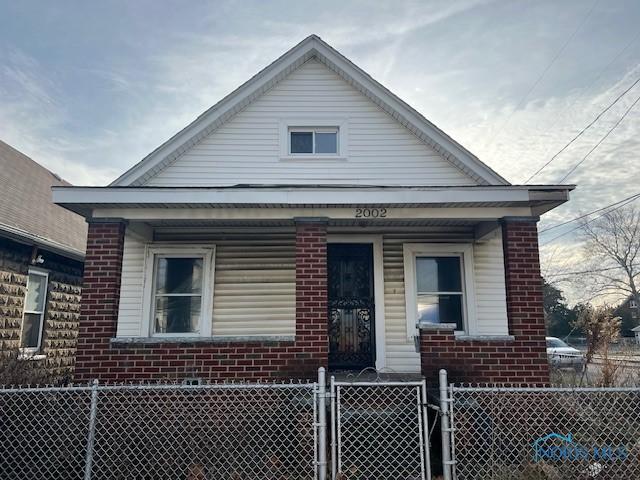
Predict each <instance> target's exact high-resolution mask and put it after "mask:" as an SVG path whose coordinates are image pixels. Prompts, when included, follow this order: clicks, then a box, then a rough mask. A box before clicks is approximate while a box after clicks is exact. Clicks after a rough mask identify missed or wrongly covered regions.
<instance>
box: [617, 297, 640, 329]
mask: <svg viewBox="0 0 640 480" xmlns="http://www.w3.org/2000/svg"><path fill="white" fill-rule="evenodd" d="M614 315H616V316H619V317H620V318H621V320H622V321H621V325H620V334H621V335H622V336H623V337H633V336H635V334H634V332H635V331H634V327H636V326H638V323H639V322H640V313H639V311H638V302H637V301H636V300H635V299H634V298H633V296H632V295H629V296H628V297H627V298H626V299H625V300H624V301H623V302H622V303H620V305H618V306H617V307H616V308H615V310H614Z"/></svg>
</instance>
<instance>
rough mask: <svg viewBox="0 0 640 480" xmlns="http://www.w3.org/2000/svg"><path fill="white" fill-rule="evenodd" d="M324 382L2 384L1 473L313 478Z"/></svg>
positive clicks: (202, 479) (190, 479) (49, 478)
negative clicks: (319, 395)
mask: <svg viewBox="0 0 640 480" xmlns="http://www.w3.org/2000/svg"><path fill="white" fill-rule="evenodd" d="M315 386H316V384H213V385H121V386H98V385H94V386H93V387H67V388H42V389H17V390H14V389H12V390H9V389H7V390H0V478H2V479H7V480H8V479H27V478H28V479H30V480H36V479H43V480H44V479H46V480H54V479H60V480H62V479H65V480H67V479H101V480H102V479H128V478H137V479H154V480H163V479H167V480H169V479H170V480H176V479H185V480H208V479H231V480H241V479H249V478H250V479H265V480H267V479H274V480H275V479H278V480H280V479H285V478H286V479H290V480H298V479H313V478H315V476H316V468H317V465H316V455H317V442H316V440H317V431H316V427H317V422H316V414H317V403H316V395H315V391H316V389H315Z"/></svg>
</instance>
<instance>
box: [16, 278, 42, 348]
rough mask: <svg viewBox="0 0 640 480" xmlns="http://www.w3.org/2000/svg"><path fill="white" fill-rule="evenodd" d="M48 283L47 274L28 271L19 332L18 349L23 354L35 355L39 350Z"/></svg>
mask: <svg viewBox="0 0 640 480" xmlns="http://www.w3.org/2000/svg"><path fill="white" fill-rule="evenodd" d="M48 283H49V274H48V273H47V272H44V271H41V270H36V269H33V268H30V269H29V278H28V280H27V292H26V295H25V299H24V313H23V315H22V330H21V332H20V348H21V350H22V351H23V352H28V353H36V352H38V351H39V350H40V346H41V343H42V328H43V326H44V312H45V308H46V305H47V287H48Z"/></svg>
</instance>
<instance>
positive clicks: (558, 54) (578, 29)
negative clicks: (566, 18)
mask: <svg viewBox="0 0 640 480" xmlns="http://www.w3.org/2000/svg"><path fill="white" fill-rule="evenodd" d="M599 1H600V0H595V1H594V2H593V5H591V8H590V9H589V11H588V12H587V14H586V15H585V16H584V18H583V19H582V21H581V22H580V24H579V25H578V26H577V27H576V29H575V30H574V31H573V33H572V34H571V35H570V36H569V38H567V40H566V41H565V42H564V44H563V45H562V47H560V49H559V50H558V51H557V52H556V53H555V55H554V56H553V58H552V59H551V62H549V64H548V65H547V66H546V68H545V69H544V70H543V71H542V73H541V74H540V75H539V76H538V78H537V79H536V81H535V82H533V84H532V85H531V86H530V87H529V89H528V90H527V93H525V94H524V96H523V97H522V98H521V99H520V101H519V102H518V104H517V105H516V106H515V108H514V109H513V110H511V113H510V114H509V116H508V117H507V119H506V120H505V121H504V123H503V124H502V126H501V127H500V128H499V129H498V130H497V131H496V133H494V134H493V136H492V137H491V140H489V143H490V144H491V143H493V141H494V140H495V139H496V138H497V137H498V135H500V134H501V133H502V131H503V130H504V128H505V127H506V126H507V125H508V124H509V121H510V120H511V117H513V115H514V114H515V113H516V112H517V111H518V110H519V109H520V107H522V105H523V104H524V102H525V100H526V99H527V98H529V95H531V92H533V91H534V90H535V89H536V87H537V86H538V84H539V83H540V82H541V81H542V79H543V78H544V77H545V75H546V74H547V72H548V71H549V70H550V69H551V67H552V66H553V65H554V64H555V63H556V60H558V58H559V57H560V55H562V53H563V52H564V49H565V48H567V45H569V43H571V40H573V38H574V37H575V36H576V34H577V33H578V32H579V31H580V29H581V28H582V27H583V26H584V24H585V23H586V22H587V20H588V19H589V17H591V14H592V13H593V10H594V9H595V8H596V5H597V4H598V2H599Z"/></svg>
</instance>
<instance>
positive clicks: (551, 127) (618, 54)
mask: <svg viewBox="0 0 640 480" xmlns="http://www.w3.org/2000/svg"><path fill="white" fill-rule="evenodd" d="M638 38H640V31H638V33H636V35H635V36H634V37H633V38H632V39H631V40H629V42H628V43H627V44H626V45H625V46H624V47H622V49H621V50H620V51H618V53H616V55H615V56H614V57H613V58H612V59H611V60H609V62H607V64H606V65H605V66H604V67H602V69H600V71H599V72H598V74H597V75H596V77H595V78H594V80H593V81H592V82H591V83H589V85H587V86H586V87H583V88H582V89H581V91H582V92H585V91H587V90H589V89H590V88H591V87H593V86H594V85H595V84H596V83H598V80H600V79H601V78H602V75H604V73H605V72H607V71H608V70H609V67H610V66H611V65H613V64H614V63H615V62H616V61H617V60H618V59H619V58H620V57H621V56H622V55H624V53H625V52H626V51H627V50H628V49H629V47H631V45H633V44H634V43H636V41H637V40H638ZM578 100H579V97H578V96H576V98H575V99H574V100H573V102H571V104H570V105H569V106H568V107H567V108H563V109H562V110H561V111H560V113H558V114H557V115H555V120H554V121H553V123H552V124H551V126H550V127H549V128H547V130H546V132H551V131H553V130H554V129H555V127H556V125H558V122H559V121H560V119H561V118H562V116H563V115H564V113H565V112H566V111H568V110H570V111H573V109H574V107H575V106H576V104H577V103H578ZM550 150H551V145H549V147H547V149H546V150H545V152H544V155H543V156H544V157H546V156H547V155H548V154H549V152H550ZM559 153H562V152H559ZM559 153H558V154H559ZM558 154H556V155H558ZM520 160H522V154H520V155H519V156H518V160H517V161H516V163H520ZM545 166H546V165H545ZM543 168H544V167H543ZM538 173H540V170H538V171H537V172H536V173H534V174H533V175H531V176H530V177H529V179H528V180H527V181H526V182H524V183H527V182H529V180H531V179H532V178H533V177H535V176H536V175H537V174H538Z"/></svg>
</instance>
